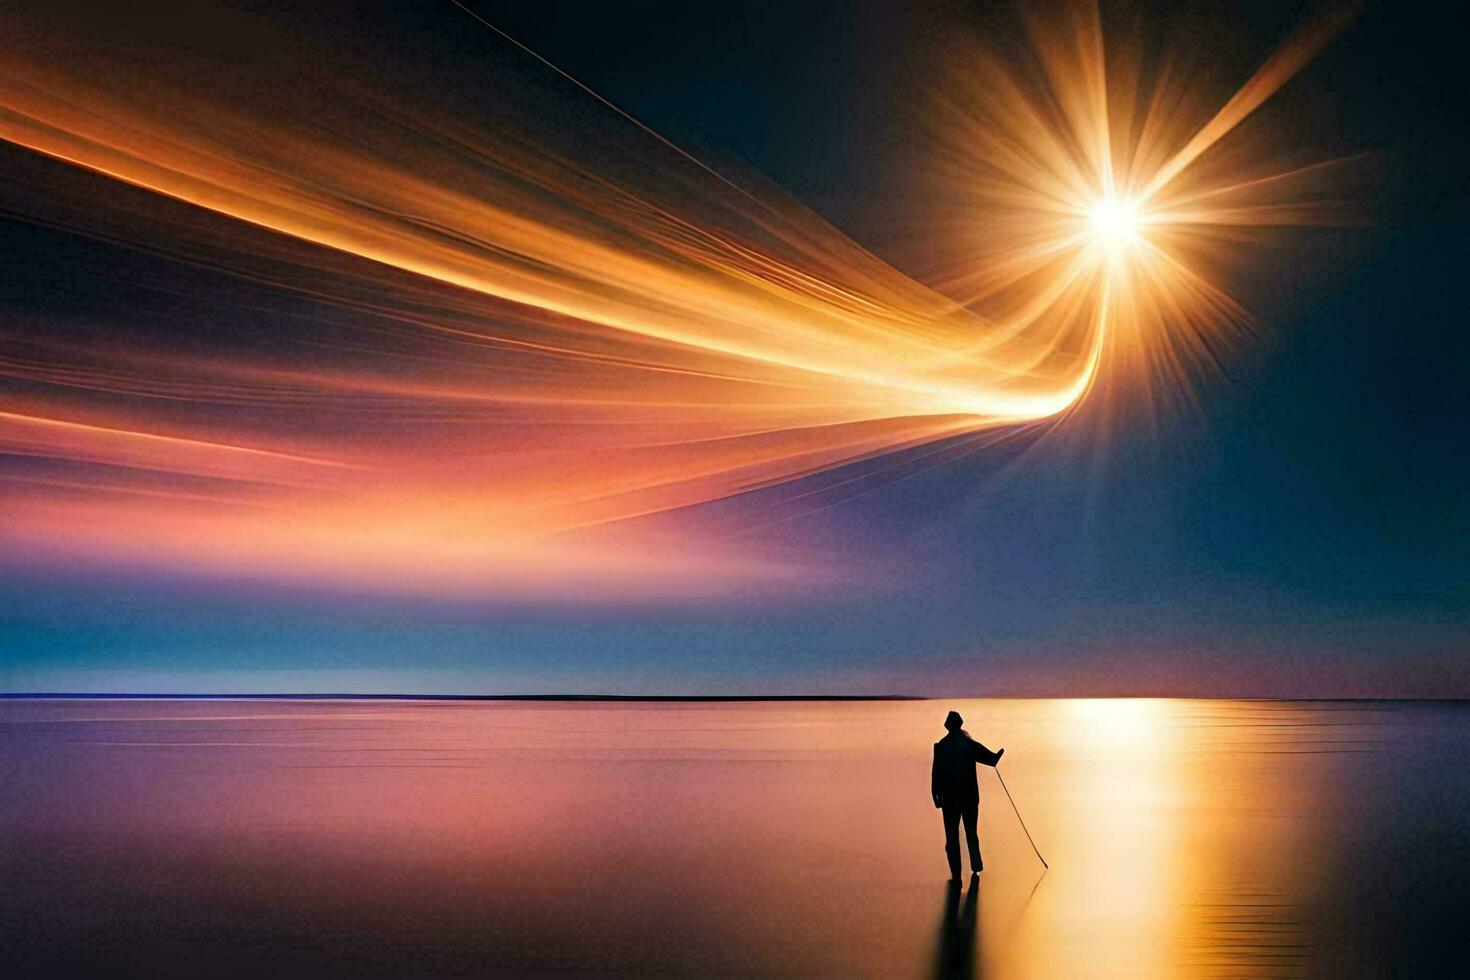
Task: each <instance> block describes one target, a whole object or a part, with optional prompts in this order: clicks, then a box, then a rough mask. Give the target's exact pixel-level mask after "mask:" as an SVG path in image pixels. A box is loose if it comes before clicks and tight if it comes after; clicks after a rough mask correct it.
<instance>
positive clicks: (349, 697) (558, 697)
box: [0, 691, 1470, 704]
mask: <svg viewBox="0 0 1470 980" xmlns="http://www.w3.org/2000/svg"><path fill="white" fill-rule="evenodd" d="M1074 700H1075V701H1270V702H1292V701H1301V702H1334V701H1335V702H1340V703H1387V702H1423V703H1444V704H1467V703H1470V698H1463V697H1438V698H1426V697H1331V696H1328V697H1197V696H1191V695H1179V694H1096V695H1075V694H1049V695H1015V694H990V695H986V694H962V695H946V696H944V697H932V696H928V695H922V694H259V693H254V694H251V693H244V694H177V693H166V692H157V693H149V694H86V693H81V692H67V691H22V692H13V693H0V701H553V702H556V701H559V702H632V703H638V702H643V703H660V704H677V703H681V702H683V703H691V704H710V703H715V704H719V703H741V702H761V701H765V702H772V701H780V702H814V701H815V702H824V701H825V702H835V701H1074Z"/></svg>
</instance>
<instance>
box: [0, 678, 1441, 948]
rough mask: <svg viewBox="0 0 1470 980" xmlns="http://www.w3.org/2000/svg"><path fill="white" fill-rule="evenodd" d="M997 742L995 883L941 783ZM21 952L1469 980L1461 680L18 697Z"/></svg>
mask: <svg viewBox="0 0 1470 980" xmlns="http://www.w3.org/2000/svg"><path fill="white" fill-rule="evenodd" d="M951 707H955V708H958V709H959V710H960V711H961V712H962V713H963V714H964V715H965V717H966V719H967V723H968V724H967V727H968V728H969V730H970V731H971V732H972V733H973V734H974V735H975V736H976V737H978V738H980V739H981V740H982V741H984V742H986V743H987V744H989V745H990V746H991V747H999V746H1004V747H1005V748H1006V749H1007V753H1006V758H1005V762H1004V763H1003V767H1004V768H1003V772H1004V773H1005V776H1006V781H1007V783H1008V784H1009V786H1010V788H1011V792H1012V793H1013V794H1014V795H1015V797H1016V802H1017V803H1018V804H1019V805H1020V807H1021V810H1022V814H1023V815H1024V816H1025V817H1026V820H1027V823H1028V824H1029V825H1030V827H1031V831H1032V833H1033V835H1034V836H1035V838H1036V841H1037V843H1038V844H1039V845H1040V847H1041V850H1042V853H1043V854H1044V855H1045V856H1046V858H1047V860H1048V861H1049V862H1050V863H1051V870H1050V871H1049V872H1046V873H1045V874H1043V873H1042V868H1041V865H1040V863H1039V862H1038V861H1037V859H1036V857H1035V855H1034V854H1033V853H1032V851H1031V848H1030V846H1029V845H1028V844H1027V842H1026V839H1025V837H1024V836H1023V835H1022V833H1021V830H1020V828H1019V826H1018V824H1017V822H1016V818H1015V816H1014V815H1013V814H1012V812H1011V810H1010V806H1009V804H1008V803H1007V802H1006V799H1005V796H1004V794H1003V793H1002V792H1001V790H1000V787H999V785H998V784H997V783H996V781H995V776H994V774H992V773H991V772H989V771H987V770H982V772H981V796H982V801H981V846H982V849H983V851H984V855H985V863H986V871H985V873H984V874H983V875H982V876H981V884H980V885H979V887H978V888H976V889H974V890H971V891H967V892H965V893H961V894H952V893H950V892H949V890H948V888H947V887H946V884H945V880H944V879H945V878H946V877H947V870H946V867H945V861H944V853H943V831H942V828H941V825H940V819H939V816H938V812H937V811H935V810H934V809H933V806H932V804H931V803H930V800H929V795H928V778H929V773H928V768H929V753H930V744H931V743H932V741H933V740H934V739H936V738H938V737H939V736H940V735H942V734H943V732H942V730H941V728H940V722H941V721H942V719H943V717H944V713H945V711H946V710H948V709H949V708H951ZM0 779H3V792H0V952H3V958H0V964H3V965H0V973H3V975H5V976H14V977H30V976H38V977H39V976H69V975H76V976H124V975H139V976H241V977H246V976H248V977H262V976H282V975H285V976H292V975H302V976H398V975H448V976H483V975H487V974H497V973H520V972H526V971H533V970H534V971H551V972H573V973H577V972H588V971H596V972H611V973H623V974H632V973H650V972H651V973H665V974H668V973H675V974H688V973H693V974H711V973H725V974H742V975H751V974H762V975H763V974H780V975H792V974H797V975H846V976H855V975H857V976H934V975H956V974H959V975H975V976H993V977H1182V976H1204V977H1214V976H1219V977H1238V976H1332V977H1338V976H1393V975H1397V976H1406V977H1409V976H1412V977H1420V976H1455V975H1459V976H1463V975H1466V973H1465V971H1466V961H1465V959H1464V956H1465V953H1466V949H1467V943H1466V936H1467V935H1470V926H1467V923H1466V918H1465V917H1466V912H1467V910H1470V822H1467V812H1470V705H1465V704H1454V703H1427V702H1314V703H1282V702H1225V701H1172V700H1103V701H1096V700H1093V701H1063V700H1057V701H1010V700H1007V701H968V702H966V701H959V702H884V703H745V704H653V705H649V704H548V703H526V702H480V703H463V702H438V703H433V702H377V703H363V702H284V701H279V702H217V701H215V702H200V701H148V702H140V701H125V702H119V701H64V702H62V701H0Z"/></svg>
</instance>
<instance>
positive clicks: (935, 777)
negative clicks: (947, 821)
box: [929, 745, 944, 807]
mask: <svg viewBox="0 0 1470 980" xmlns="http://www.w3.org/2000/svg"><path fill="white" fill-rule="evenodd" d="M929 795H930V796H932V797H934V805H935V806H937V807H942V806H944V797H943V796H942V795H940V793H939V746H937V745H936V746H934V765H933V766H932V767H930V769H929Z"/></svg>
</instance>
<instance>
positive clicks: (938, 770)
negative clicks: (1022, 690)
mask: <svg viewBox="0 0 1470 980" xmlns="http://www.w3.org/2000/svg"><path fill="white" fill-rule="evenodd" d="M964 723H965V719H963V718H961V717H960V714H959V712H958V711H951V712H950V713H949V715H948V716H947V717H946V718H945V719H944V727H945V728H947V729H949V734H948V735H946V736H944V737H943V738H941V739H940V740H939V741H937V742H935V743H934V773H933V777H932V778H931V780H930V790H931V792H932V793H933V795H934V805H935V806H937V807H939V809H940V810H942V811H943V813H944V854H945V856H946V857H948V858H949V876H950V878H952V879H954V880H956V881H957V880H959V877H960V821H961V820H963V821H964V822H965V843H967V844H969V845H970V873H971V874H979V873H980V872H981V871H982V870H983V869H984V868H985V862H984V861H981V860H980V836H979V835H978V834H977V833H976V829H975V828H976V823H977V821H978V820H979V819H980V782H979V780H977V779H976V778H975V763H977V762H979V763H982V764H983V765H987V766H993V765H995V764H996V763H997V762H999V761H1000V757H1001V756H1003V755H1005V751H1006V750H1005V749H1001V750H1000V751H999V752H992V751H990V750H989V749H987V748H986V747H985V746H983V745H981V744H980V743H979V742H977V741H975V740H974V739H973V738H971V737H970V735H969V733H968V732H966V731H965V730H964V728H962V727H961V726H962V725H964Z"/></svg>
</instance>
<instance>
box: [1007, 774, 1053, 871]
mask: <svg viewBox="0 0 1470 980" xmlns="http://www.w3.org/2000/svg"><path fill="white" fill-rule="evenodd" d="M995 778H996V779H999V780H1000V788H1001V789H1003V790H1005V791H1006V799H1008V800H1010V801H1011V809H1012V810H1014V811H1015V814H1016V819H1017V820H1018V821H1020V824H1021V829H1022V830H1023V831H1025V832H1026V839H1027V840H1028V841H1031V850H1033V851H1035V852H1036V860H1038V861H1040V862H1041V866H1042V867H1043V868H1046V869H1047V870H1048V871H1050V870H1051V865H1049V864H1047V863H1046V858H1044V857H1042V856H1041V850H1040V849H1039V848H1038V847H1037V846H1036V841H1034V840H1031V831H1029V830H1026V821H1024V820H1021V811H1020V810H1019V809H1017V807H1016V798H1015V797H1014V796H1012V795H1011V789H1010V787H1009V786H1007V785H1006V780H1005V777H1004V776H1002V775H1001V774H1000V766H996V767H995Z"/></svg>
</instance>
